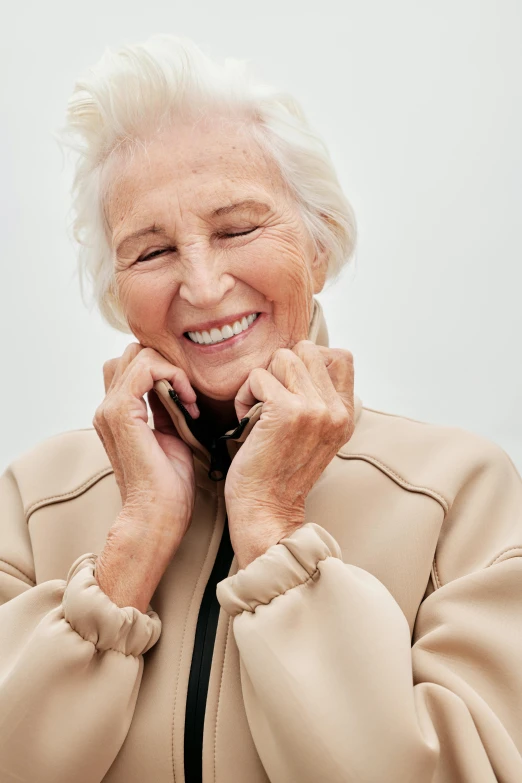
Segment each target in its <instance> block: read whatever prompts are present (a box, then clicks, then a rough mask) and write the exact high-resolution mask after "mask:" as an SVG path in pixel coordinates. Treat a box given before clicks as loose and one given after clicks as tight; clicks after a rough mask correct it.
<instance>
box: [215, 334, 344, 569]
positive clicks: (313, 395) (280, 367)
mask: <svg viewBox="0 0 522 783" xmlns="http://www.w3.org/2000/svg"><path fill="white" fill-rule="evenodd" d="M353 385H354V371H353V357H352V354H351V353H350V352H349V351H345V350H342V349H339V348H326V347H324V346H318V345H316V344H315V343H313V342H311V341H310V340H301V341H300V342H298V343H296V345H295V346H294V347H293V348H292V349H291V350H290V349H289V348H279V349H278V350H277V351H275V352H274V354H273V356H272V360H271V362H270V364H269V366H268V368H267V369H266V370H265V369H263V368H259V367H258V368H255V369H254V370H252V371H251V373H250V374H249V376H248V378H247V380H246V381H245V383H244V384H243V385H242V386H241V388H240V389H239V391H238V393H237V395H236V398H235V407H236V413H237V415H238V419H239V420H241V418H242V417H243V416H244V415H245V414H246V413H247V412H248V411H249V410H250V408H251V407H252V406H253V405H255V404H256V402H259V401H261V402H263V408H262V413H261V417H260V419H259V421H258V422H257V423H256V425H255V426H254V428H253V430H252V432H251V433H250V434H249V436H248V438H247V439H246V440H245V442H244V443H243V444H242V446H241V448H240V449H239V451H238V452H237V454H236V455H235V457H234V459H233V460H232V463H231V465H230V468H229V471H228V474H227V478H226V482H225V502H226V506H227V513H228V520H229V527H230V536H231V541H232V546H233V548H234V551H235V553H236V556H237V558H238V563H239V567H240V568H245V567H246V566H247V565H248V563H250V562H251V561H252V560H254V559H255V558H256V557H258V556H259V555H260V554H263V552H266V550H267V549H268V548H269V547H270V546H272V545H273V544H277V543H278V541H280V540H281V539H282V538H285V537H286V536H288V535H290V534H291V533H292V532H293V531H294V530H295V529H296V528H298V527H300V526H301V525H303V524H304V522H305V500H306V497H307V495H308V493H309V491H310V490H311V488H312V487H313V485H314V484H315V482H316V481H317V479H318V478H319V476H320V475H321V473H322V472H323V470H324V469H325V468H326V466H327V465H328V463H329V462H330V461H331V460H332V458H333V457H334V455H335V454H336V452H337V451H338V450H339V448H340V447H341V446H342V445H343V444H344V443H346V441H347V440H349V439H350V437H351V436H352V433H353V430H354V395H353Z"/></svg>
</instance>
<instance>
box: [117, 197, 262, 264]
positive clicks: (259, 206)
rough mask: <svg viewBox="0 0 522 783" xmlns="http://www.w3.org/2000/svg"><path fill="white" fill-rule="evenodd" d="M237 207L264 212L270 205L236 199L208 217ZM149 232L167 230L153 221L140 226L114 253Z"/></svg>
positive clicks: (225, 213)
mask: <svg viewBox="0 0 522 783" xmlns="http://www.w3.org/2000/svg"><path fill="white" fill-rule="evenodd" d="M238 209H253V210H255V211H257V212H259V213H265V212H269V211H270V210H271V207H270V206H269V205H268V204H265V202H263V201H257V199H255V198H245V199H243V200H242V201H237V202H236V203H234V204H227V205H226V206H224V207H218V208H217V209H214V210H213V211H212V212H211V213H210V215H209V217H211V218H212V217H222V216H223V215H229V214H230V213H231V212H235V211H236V210H238ZM150 234H153V235H158V234H160V235H162V236H167V232H166V231H165V229H164V228H163V226H157V225H156V224H155V223H154V224H153V225H152V226H146V227H145V228H140V229H138V230H137V231H133V232H132V234H128V235H127V236H126V237H124V238H123V239H122V241H121V242H120V243H119V245H118V247H117V248H116V253H121V251H122V249H123V248H124V247H125V245H126V244H127V243H130V242H132V241H134V240H136V239H141V237H145V236H148V235H150Z"/></svg>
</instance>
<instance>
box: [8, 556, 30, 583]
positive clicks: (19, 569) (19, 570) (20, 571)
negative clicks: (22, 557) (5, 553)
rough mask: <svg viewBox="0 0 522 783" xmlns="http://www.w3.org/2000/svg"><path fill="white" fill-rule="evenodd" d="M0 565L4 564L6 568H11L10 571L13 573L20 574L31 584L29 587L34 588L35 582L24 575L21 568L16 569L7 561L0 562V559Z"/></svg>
mask: <svg viewBox="0 0 522 783" xmlns="http://www.w3.org/2000/svg"><path fill="white" fill-rule="evenodd" d="M0 563H4V564H5V565H6V566H9V568H12V569H13V571H18V573H19V574H21V575H22V576H23V577H25V579H27V580H29V582H30V583H31V585H32V586H33V587H34V586H35V584H36V582H33V580H32V579H31V577H30V576H29V575H28V574H25V573H24V572H23V571H22V569H21V568H17V567H16V566H14V565H13V564H12V563H9V562H8V561H7V560H2V558H0Z"/></svg>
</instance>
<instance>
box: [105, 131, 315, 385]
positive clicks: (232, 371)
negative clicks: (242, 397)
mask: <svg viewBox="0 0 522 783" xmlns="http://www.w3.org/2000/svg"><path fill="white" fill-rule="evenodd" d="M106 175H107V187H106V195H105V201H104V206H105V214H106V218H107V222H108V225H109V227H110V231H111V234H112V244H113V248H114V256H115V276H116V284H117V289H118V294H119V297H120V301H121V304H122V307H123V310H124V313H125V316H126V318H127V321H128V324H129V327H130V329H131V330H132V332H133V334H134V335H135V337H136V338H137V340H138V341H139V342H140V343H141V344H142V345H143V346H150V347H152V348H154V349H155V350H157V351H159V353H161V354H162V355H163V356H164V357H165V358H166V359H167V360H168V361H170V362H171V363H172V364H174V365H176V366H178V367H180V368H182V369H183V370H184V371H185V372H186V373H187V375H188V378H189V380H190V382H191V384H192V386H193V387H194V389H195V390H196V391H197V392H200V393H201V394H203V395H204V396H206V397H208V398H210V399H214V400H233V399H234V397H235V395H236V393H237V391H238V389H239V387H240V386H241V385H242V383H243V382H244V381H245V380H246V378H247V377H248V374H249V372H250V371H251V370H252V369H253V368H255V367H265V368H266V367H267V366H268V364H269V362H270V359H271V356H272V354H273V353H274V351H275V350H276V349H277V348H285V347H289V348H291V347H292V346H293V345H295V343H296V342H298V341H299V340H303V339H306V338H307V335H308V328H309V322H310V318H311V314H312V297H313V295H314V293H318V292H319V291H320V290H321V289H322V287H323V285H324V280H325V272H326V258H325V257H324V255H323V254H319V255H317V254H316V252H315V248H314V245H313V243H312V241H311V238H310V237H309V235H308V233H307V231H306V228H305V226H304V223H303V221H302V218H301V216H300V213H299V210H298V207H297V205H296V203H295V201H294V199H293V197H292V195H291V194H290V192H289V191H288V189H287V187H286V186H285V184H284V182H283V180H282V178H281V175H280V173H279V170H278V168H277V166H276V164H275V163H274V162H273V160H271V159H270V158H269V156H267V154H266V152H264V151H263V150H262V149H261V148H260V146H259V145H258V143H257V142H256V141H255V140H254V138H253V137H252V135H251V134H250V133H249V130H248V124H247V123H244V122H238V121H237V120H236V121H234V120H233V119H222V120H220V121H219V122H216V121H215V120H214V122H210V121H209V122H206V123H203V122H202V123H199V124H196V125H188V124H186V125H182V126H179V127H176V128H175V129H171V130H169V131H168V132H165V133H163V134H162V135H160V136H158V137H157V138H155V139H154V140H153V141H151V142H150V143H149V144H147V146H146V148H145V147H139V146H137V147H136V148H135V149H134V150H133V152H132V155H130V156H128V157H125V158H124V157H123V156H115V157H114V158H113V159H111V161H110V162H109V164H108V166H107V170H106ZM133 235H134V236H133ZM256 313H257V314H258V316H257V318H256V319H255V320H254V321H253V323H252V324H251V325H249V326H248V328H247V329H246V330H245V331H242V332H241V333H238V334H234V336H233V337H230V331H229V330H227V329H224V331H222V332H221V335H219V333H217V332H212V331H211V329H210V328H209V327H210V326H213V324H212V322H216V321H217V322H219V325H220V326H221V325H223V324H230V325H231V327H232V331H233V332H238V326H237V324H236V326H235V328H234V323H235V322H236V321H239V323H240V324H242V326H245V323H248V321H247V322H245V321H242V319H241V318H240V317H239V318H238V316H243V315H245V316H248V315H249V314H256ZM250 320H251V319H250ZM189 331H190V332H191V334H192V333H193V332H194V331H198V332H200V333H203V338H206V335H205V333H204V332H205V331H208V332H209V333H210V337H211V338H214V339H215V338H217V337H218V336H227V335H228V339H225V340H222V341H221V342H219V343H216V344H214V345H208V344H200V343H198V342H194V341H193V340H191V339H190V337H189V336H188V335H187V332H189ZM193 336H194V335H193ZM195 338H196V339H202V338H201V337H199V336H198V335H195Z"/></svg>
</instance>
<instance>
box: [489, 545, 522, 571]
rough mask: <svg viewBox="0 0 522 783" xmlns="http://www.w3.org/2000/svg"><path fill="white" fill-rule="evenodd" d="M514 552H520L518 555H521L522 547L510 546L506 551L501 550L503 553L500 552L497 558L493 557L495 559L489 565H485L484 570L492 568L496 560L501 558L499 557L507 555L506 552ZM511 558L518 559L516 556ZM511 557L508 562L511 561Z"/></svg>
mask: <svg viewBox="0 0 522 783" xmlns="http://www.w3.org/2000/svg"><path fill="white" fill-rule="evenodd" d="M515 551H516V552H520V554H521V555H522V546H510V547H508V548H507V549H504V550H503V551H502V552H501V553H500V554H499V555H497V556H496V557H495V558H494V559H493V560H492V561H491V563H488V564H487V566H486V568H489V567H490V566H492V565H495V563H496V562H497V560H500V558H501V557H503V556H504V555H505V554H507V553H508V552H515ZM511 557H518V555H511ZM511 557H510V558H507V559H508V560H509V559H511Z"/></svg>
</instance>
